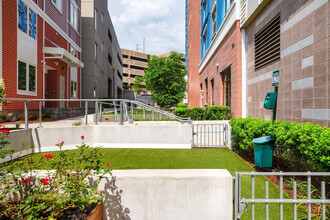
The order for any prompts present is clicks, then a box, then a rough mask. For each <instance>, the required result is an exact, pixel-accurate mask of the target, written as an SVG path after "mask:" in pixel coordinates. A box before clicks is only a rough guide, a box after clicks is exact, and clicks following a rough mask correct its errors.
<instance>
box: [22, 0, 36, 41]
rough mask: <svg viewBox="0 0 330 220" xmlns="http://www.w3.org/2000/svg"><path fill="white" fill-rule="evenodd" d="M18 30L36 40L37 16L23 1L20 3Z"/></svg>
mask: <svg viewBox="0 0 330 220" xmlns="http://www.w3.org/2000/svg"><path fill="white" fill-rule="evenodd" d="M28 15H29V17H28ZM18 28H19V29H20V30H21V31H23V32H24V33H26V34H28V35H29V36H30V37H32V38H33V39H36V36H37V14H36V13H34V12H33V11H32V10H31V9H29V8H28V7H27V6H26V5H25V4H24V3H23V2H22V1H21V0H19V1H18Z"/></svg>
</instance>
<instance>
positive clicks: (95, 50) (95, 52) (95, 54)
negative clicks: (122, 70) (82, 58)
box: [94, 44, 97, 63]
mask: <svg viewBox="0 0 330 220" xmlns="http://www.w3.org/2000/svg"><path fill="white" fill-rule="evenodd" d="M94 57H95V63H97V44H95V48H94Z"/></svg>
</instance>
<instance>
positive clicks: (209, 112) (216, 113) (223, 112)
mask: <svg viewBox="0 0 330 220" xmlns="http://www.w3.org/2000/svg"><path fill="white" fill-rule="evenodd" d="M204 118H205V119H206V120H228V119H230V118H231V114H230V108H229V107H228V106H222V105H215V106H207V107H206V108H205V112H204Z"/></svg>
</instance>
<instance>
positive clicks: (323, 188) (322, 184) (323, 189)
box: [321, 181, 325, 220]
mask: <svg viewBox="0 0 330 220" xmlns="http://www.w3.org/2000/svg"><path fill="white" fill-rule="evenodd" d="M321 199H322V200H325V182H324V181H322V182H321ZM322 220H325V204H324V203H322Z"/></svg>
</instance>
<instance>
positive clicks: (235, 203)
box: [234, 172, 239, 220]
mask: <svg viewBox="0 0 330 220" xmlns="http://www.w3.org/2000/svg"><path fill="white" fill-rule="evenodd" d="M238 178H239V177H238V173H237V172H235V200H234V206H235V208H234V220H237V217H238V216H237V214H238V212H239V210H238V209H239V207H238V206H239V205H238V204H239V201H238Z"/></svg>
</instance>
